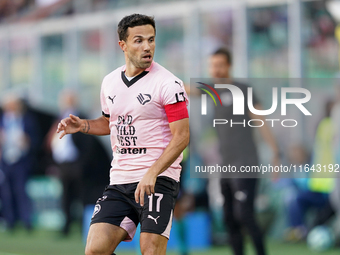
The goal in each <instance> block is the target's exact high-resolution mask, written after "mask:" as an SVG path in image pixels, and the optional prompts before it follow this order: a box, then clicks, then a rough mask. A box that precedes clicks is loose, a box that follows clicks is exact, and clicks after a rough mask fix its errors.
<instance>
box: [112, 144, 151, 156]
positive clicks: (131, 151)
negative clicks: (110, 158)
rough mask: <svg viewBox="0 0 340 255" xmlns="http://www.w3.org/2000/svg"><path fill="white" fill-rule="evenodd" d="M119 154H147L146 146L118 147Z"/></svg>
mask: <svg viewBox="0 0 340 255" xmlns="http://www.w3.org/2000/svg"><path fill="white" fill-rule="evenodd" d="M116 153H117V154H146V148H119V147H118V146H117V148H116Z"/></svg>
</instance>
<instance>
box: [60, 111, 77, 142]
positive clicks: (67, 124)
mask: <svg viewBox="0 0 340 255" xmlns="http://www.w3.org/2000/svg"><path fill="white" fill-rule="evenodd" d="M81 125H82V120H81V119H80V118H79V117H77V116H75V115H72V114H70V115H69V117H67V118H65V119H62V120H61V121H60V122H59V124H58V128H57V133H60V136H59V138H60V139H61V138H63V137H64V136H65V135H66V134H74V133H77V132H79V131H80V127H81Z"/></svg>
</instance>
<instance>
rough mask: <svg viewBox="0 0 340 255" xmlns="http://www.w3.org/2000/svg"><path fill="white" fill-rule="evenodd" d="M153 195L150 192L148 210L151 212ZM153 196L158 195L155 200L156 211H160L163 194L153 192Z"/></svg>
mask: <svg viewBox="0 0 340 255" xmlns="http://www.w3.org/2000/svg"><path fill="white" fill-rule="evenodd" d="M153 195H154V194H151V195H150V196H148V197H149V212H152V205H153ZM155 196H156V197H158V198H157V201H156V212H160V210H161V200H162V198H163V194H161V193H155Z"/></svg>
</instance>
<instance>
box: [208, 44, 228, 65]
mask: <svg viewBox="0 0 340 255" xmlns="http://www.w3.org/2000/svg"><path fill="white" fill-rule="evenodd" d="M215 55H223V56H225V58H226V59H227V62H228V63H229V64H230V65H231V63H232V59H231V53H230V51H229V50H228V49H227V48H219V49H217V50H216V51H215V52H214V53H213V54H212V56H215Z"/></svg>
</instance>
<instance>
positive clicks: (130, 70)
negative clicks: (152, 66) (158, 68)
mask: <svg viewBox="0 0 340 255" xmlns="http://www.w3.org/2000/svg"><path fill="white" fill-rule="evenodd" d="M143 71H145V68H137V67H135V66H134V65H133V64H132V63H129V62H127V63H126V69H125V75H126V76H127V77H135V76H137V75H138V74H141V73H142V72H143Z"/></svg>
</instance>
